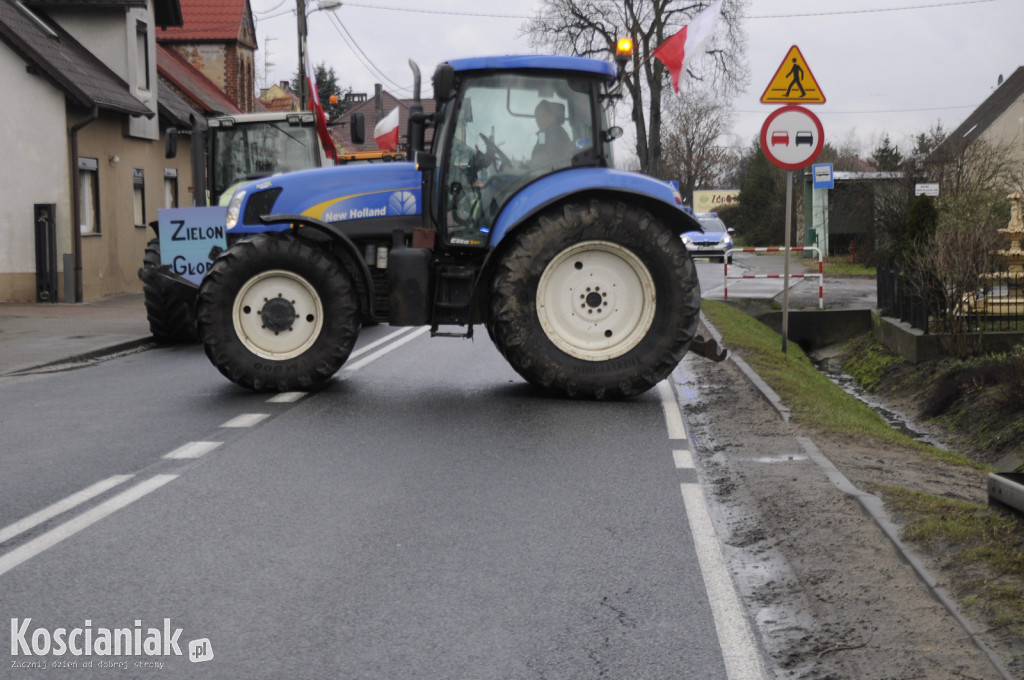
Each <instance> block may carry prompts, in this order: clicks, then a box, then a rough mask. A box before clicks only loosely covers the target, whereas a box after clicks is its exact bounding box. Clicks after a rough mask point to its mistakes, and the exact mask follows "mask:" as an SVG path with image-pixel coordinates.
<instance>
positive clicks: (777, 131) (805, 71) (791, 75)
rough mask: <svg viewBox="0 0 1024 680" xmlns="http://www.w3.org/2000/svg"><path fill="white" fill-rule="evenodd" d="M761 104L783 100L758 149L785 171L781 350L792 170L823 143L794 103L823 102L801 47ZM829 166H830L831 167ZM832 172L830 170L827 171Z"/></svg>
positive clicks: (813, 121)
mask: <svg viewBox="0 0 1024 680" xmlns="http://www.w3.org/2000/svg"><path fill="white" fill-rule="evenodd" d="M761 103H762V104H786V105H787V106H783V107H782V108H780V109H776V110H775V111H773V112H772V113H771V114H770V115H769V116H768V119H767V120H765V122H764V125H762V126H761V151H762V152H763V153H764V155H765V156H767V157H768V160H770V161H771V162H772V163H773V164H775V165H777V166H778V167H780V168H782V169H783V170H785V171H786V247H785V248H784V252H785V257H786V261H785V263H784V264H783V267H784V272H785V273H784V279H783V281H785V284H784V285H783V288H782V353H783V354H785V353H786V341H787V339H788V338H789V254H790V241H791V240H792V234H793V171H794V170H800V169H802V168H804V167H806V166H807V165H809V164H810V163H811V162H813V161H814V159H815V158H817V157H818V154H820V153H821V150H822V148H823V147H824V145H825V130H824V128H822V126H821V121H820V120H818V117H817V116H815V115H814V114H813V113H811V112H810V111H808V110H807V109H805V108H804V107H802V106H796V104H824V103H825V93H824V92H822V91H821V87H819V86H818V82H817V81H816V80H815V79H814V75H813V74H812V73H811V68H810V66H808V65H807V62H806V61H805V60H804V55H802V54H801V53H800V48H799V47H797V46H796V45H793V46H792V47H791V48H789V52H787V53H786V56H785V58H784V59H783V60H782V64H780V65H779V68H778V69H777V70H776V71H775V75H774V76H772V79H771V81H769V83H768V87H766V88H765V90H764V94H762V95H761ZM830 170H831V168H830ZM829 174H831V172H830V173H829Z"/></svg>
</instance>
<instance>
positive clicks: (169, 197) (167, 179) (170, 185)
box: [164, 168, 178, 208]
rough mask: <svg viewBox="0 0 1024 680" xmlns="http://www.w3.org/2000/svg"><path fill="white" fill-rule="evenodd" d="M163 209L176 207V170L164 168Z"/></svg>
mask: <svg viewBox="0 0 1024 680" xmlns="http://www.w3.org/2000/svg"><path fill="white" fill-rule="evenodd" d="M164 207H165V208H177V207H178V170H177V168H164Z"/></svg>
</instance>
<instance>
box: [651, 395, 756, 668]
mask: <svg viewBox="0 0 1024 680" xmlns="http://www.w3.org/2000/svg"><path fill="white" fill-rule="evenodd" d="M658 391H659V392H660V393H661V406H662V409H663V410H664V412H665V428H666V430H668V436H669V439H675V440H684V441H685V440H686V427H685V425H684V424H683V414H682V412H681V411H680V410H679V402H678V401H677V400H676V395H675V391H674V390H673V389H672V386H671V385H670V384H669V383H668V380H663V381H661V382H660V383H658ZM676 443H678V442H676ZM672 459H673V460H674V461H675V465H676V467H677V468H679V469H693V468H694V461H693V454H692V453H691V451H690V450H689V447H688V448H686V449H673V451H672ZM679 487H680V490H681V492H682V494H683V505H684V506H685V508H686V520H687V522H688V523H689V525H690V534H691V535H692V536H693V545H694V549H695V550H696V551H697V562H698V563H699V564H700V572H701V575H702V577H703V579H704V587H705V589H706V590H707V593H708V604H709V605H710V607H711V614H712V616H713V617H714V619H715V630H716V632H717V633H718V644H719V647H721V649H722V661H723V662H724V663H725V673H726V676H727V677H728V679H729V680H763V679H764V678H765V673H764V670H763V669H762V667H761V662H760V657H759V656H758V651H757V645H756V644H755V642H754V637H753V634H752V633H751V631H750V627H749V626H748V624H747V619H746V617H745V616H744V614H743V607H742V605H741V604H740V599H739V596H738V595H737V594H736V589H735V587H734V586H733V583H732V579H731V577H730V576H729V571H728V569H727V568H726V564H725V557H724V556H723V555H722V548H721V546H720V545H719V543H718V535H717V534H715V527H714V525H713V524H712V522H711V515H710V514H709V513H708V507H707V504H706V503H705V502H704V494H703V493H702V492H701V490H700V486H699V485H698V484H695V483H685V484H680V485H679Z"/></svg>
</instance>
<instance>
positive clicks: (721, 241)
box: [683, 213, 733, 264]
mask: <svg viewBox="0 0 1024 680" xmlns="http://www.w3.org/2000/svg"><path fill="white" fill-rule="evenodd" d="M694 217H695V218H696V219H697V221H698V222H700V226H701V231H688V232H686V233H685V234H683V244H685V245H686V249H687V250H688V251H690V255H691V256H692V257H709V258H711V259H712V260H714V259H717V260H718V261H719V262H725V259H726V255H725V251H727V250H729V249H731V248H732V247H733V245H732V234H733V229H731V228H729V227H727V226H725V222H723V221H722V220H721V219H720V218H719V217H718V215H717V214H716V213H696V214H695V215H694ZM728 258H729V264H732V255H729V256H728Z"/></svg>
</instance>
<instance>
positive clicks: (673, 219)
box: [472, 168, 700, 321]
mask: <svg viewBox="0 0 1024 680" xmlns="http://www.w3.org/2000/svg"><path fill="white" fill-rule="evenodd" d="M678 196H679V194H678V193H677V192H676V191H675V189H673V188H672V187H671V186H670V185H669V184H667V183H666V182H662V181H659V180H656V179H654V178H653V177H648V176H647V175H638V174H635V173H628V172H621V171H618V170H611V169H608V168H572V169H569V170H565V171H562V172H557V173H554V174H551V175H547V176H546V177H543V178H541V179H539V180H537V181H536V182H533V183H532V184H529V185H527V186H526V187H525V188H524V189H523V190H522V191H520V192H519V193H518V194H516V196H514V197H513V198H512V199H511V200H510V201H509V202H508V203H506V204H505V208H504V209H503V210H502V211H501V213H500V214H499V215H498V219H497V220H496V221H495V225H494V228H493V229H492V230H491V240H490V245H491V250H490V252H489V253H488V254H487V258H486V260H485V261H484V264H483V267H482V268H481V272H480V276H479V277H478V279H477V285H476V286H475V288H474V291H473V303H472V307H473V317H474V320H476V321H480V320H486V318H487V315H488V311H487V291H488V290H489V287H490V279H491V276H492V275H493V273H494V266H495V263H496V262H497V261H498V260H500V259H501V256H502V254H503V252H504V250H505V248H504V247H502V240H503V239H504V238H505V237H506V236H508V235H509V234H510V233H514V232H515V230H516V229H517V228H518V227H519V226H520V225H522V224H523V223H525V222H527V221H528V220H529V219H530V218H531V217H533V216H534V215H536V214H538V213H540V212H542V211H544V210H546V209H548V208H550V207H551V206H553V205H556V204H558V203H562V202H565V201H571V200H586V199H588V198H591V197H599V198H602V199H605V200H609V199H614V198H621V199H622V200H625V201H628V202H631V203H635V204H640V205H642V206H643V207H644V208H646V209H647V210H649V211H651V212H652V213H654V214H655V215H657V216H658V217H660V218H663V219H664V220H665V221H666V223H667V224H669V225H672V228H673V230H674V231H675V232H676V233H677V234H680V235H681V234H684V233H686V232H688V231H695V230H699V229H700V223H699V222H697V220H696V219H695V218H694V217H693V216H691V215H690V214H689V213H687V212H686V211H684V210H683V209H682V207H680V205H681V201H680V200H679V199H678Z"/></svg>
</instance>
